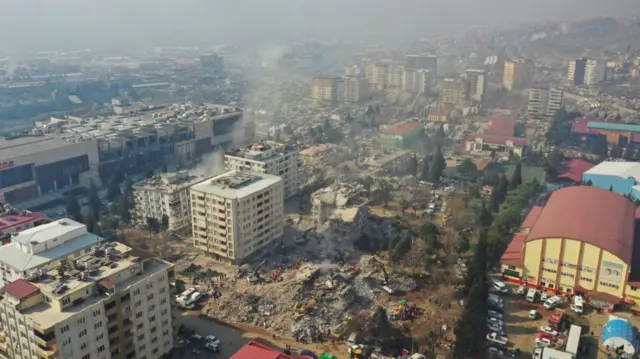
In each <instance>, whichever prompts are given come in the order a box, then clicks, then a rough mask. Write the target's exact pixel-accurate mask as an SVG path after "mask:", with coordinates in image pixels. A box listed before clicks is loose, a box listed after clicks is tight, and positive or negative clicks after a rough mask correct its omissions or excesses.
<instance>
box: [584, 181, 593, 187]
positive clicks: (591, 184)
mask: <svg viewBox="0 0 640 359" xmlns="http://www.w3.org/2000/svg"><path fill="white" fill-rule="evenodd" d="M582 185H583V186H593V182H591V180H587V182H583V183H582Z"/></svg>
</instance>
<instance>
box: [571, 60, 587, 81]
mask: <svg viewBox="0 0 640 359" xmlns="http://www.w3.org/2000/svg"><path fill="white" fill-rule="evenodd" d="M586 67H587V59H586V58H584V57H582V58H579V59H575V60H571V61H569V66H568V68H567V85H569V86H578V85H582V84H583V83H584V74H585V69H586Z"/></svg>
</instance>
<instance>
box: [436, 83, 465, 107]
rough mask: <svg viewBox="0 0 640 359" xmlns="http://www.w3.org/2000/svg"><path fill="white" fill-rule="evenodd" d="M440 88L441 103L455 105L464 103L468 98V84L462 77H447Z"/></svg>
mask: <svg viewBox="0 0 640 359" xmlns="http://www.w3.org/2000/svg"><path fill="white" fill-rule="evenodd" d="M438 87H439V89H438V94H439V100H440V103H443V104H447V105H454V106H461V105H464V104H465V103H466V102H467V100H468V98H469V97H468V94H467V85H466V83H465V80H464V79H462V78H451V77H448V78H445V79H443V80H442V81H440V84H439V86H438Z"/></svg>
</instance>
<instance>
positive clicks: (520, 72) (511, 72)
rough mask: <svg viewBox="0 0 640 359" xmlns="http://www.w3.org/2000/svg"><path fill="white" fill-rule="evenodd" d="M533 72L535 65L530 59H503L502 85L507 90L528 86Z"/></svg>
mask: <svg viewBox="0 0 640 359" xmlns="http://www.w3.org/2000/svg"><path fill="white" fill-rule="evenodd" d="M534 74H535V65H534V64H533V61H531V60H530V59H518V60H508V61H505V62H504V73H503V76H502V85H503V86H504V88H505V89H507V90H509V91H511V90H515V89H518V88H522V87H525V86H528V85H529V84H530V83H531V81H533V77H534Z"/></svg>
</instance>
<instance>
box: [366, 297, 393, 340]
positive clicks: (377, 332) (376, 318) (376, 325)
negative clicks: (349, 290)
mask: <svg viewBox="0 0 640 359" xmlns="http://www.w3.org/2000/svg"><path fill="white" fill-rule="evenodd" d="M368 328H369V330H368V334H369V336H370V337H371V338H372V339H374V340H375V341H378V342H385V341H387V340H388V339H389V336H391V334H392V329H393V328H392V326H391V323H389V317H388V316H387V312H386V311H385V310H384V308H382V307H380V306H379V307H377V308H376V311H375V312H374V313H373V316H372V317H371V323H370V325H369V326H368Z"/></svg>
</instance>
